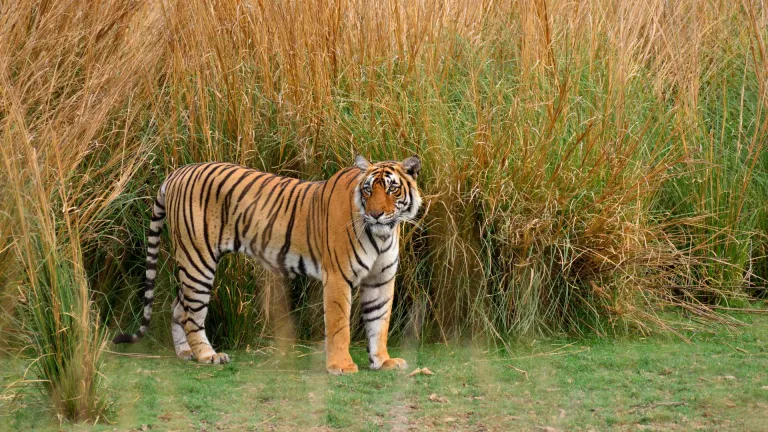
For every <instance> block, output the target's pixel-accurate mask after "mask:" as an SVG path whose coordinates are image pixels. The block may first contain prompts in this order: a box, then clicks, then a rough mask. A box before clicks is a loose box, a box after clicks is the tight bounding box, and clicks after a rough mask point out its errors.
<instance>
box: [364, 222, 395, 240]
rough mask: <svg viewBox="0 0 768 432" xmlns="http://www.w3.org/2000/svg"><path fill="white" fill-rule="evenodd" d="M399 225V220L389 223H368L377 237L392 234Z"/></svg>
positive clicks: (370, 229)
mask: <svg viewBox="0 0 768 432" xmlns="http://www.w3.org/2000/svg"><path fill="white" fill-rule="evenodd" d="M395 226H397V221H396V220H395V221H392V222H387V223H374V224H368V230H369V231H370V232H371V234H373V235H374V236H376V237H380V238H385V237H389V236H391V235H392V233H393V232H394V231H395Z"/></svg>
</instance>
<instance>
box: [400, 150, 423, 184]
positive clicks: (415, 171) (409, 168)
mask: <svg viewBox="0 0 768 432" xmlns="http://www.w3.org/2000/svg"><path fill="white" fill-rule="evenodd" d="M400 165H402V166H403V169H404V170H405V172H406V173H408V175H409V176H411V177H413V178H414V179H415V178H416V177H418V176H419V172H420V171H421V159H419V157H418V156H416V155H413V156H410V157H408V158H406V159H405V160H404V161H402V162H401V163H400Z"/></svg>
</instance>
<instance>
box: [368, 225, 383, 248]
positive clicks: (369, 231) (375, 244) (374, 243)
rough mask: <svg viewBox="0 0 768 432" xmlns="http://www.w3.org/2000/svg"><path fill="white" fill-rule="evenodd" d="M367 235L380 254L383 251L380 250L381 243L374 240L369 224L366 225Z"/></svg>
mask: <svg viewBox="0 0 768 432" xmlns="http://www.w3.org/2000/svg"><path fill="white" fill-rule="evenodd" d="M365 235H366V236H368V241H370V242H371V244H372V245H373V248H374V249H375V250H376V253H377V254H380V253H381V251H380V250H379V245H378V244H377V243H376V240H374V238H373V234H371V229H370V227H369V226H368V225H366V226H365Z"/></svg>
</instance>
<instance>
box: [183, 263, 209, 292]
mask: <svg viewBox="0 0 768 432" xmlns="http://www.w3.org/2000/svg"><path fill="white" fill-rule="evenodd" d="M179 272H184V274H185V275H186V276H187V279H189V280H191V281H192V282H194V283H196V284H198V285H202V286H204V287H206V288H208V290H209V291H210V290H211V289H212V288H213V284H212V283H210V282H206V281H203V280H200V279H198V278H196V277H194V276H192V275H191V274H189V271H187V269H186V268H184V267H179Z"/></svg>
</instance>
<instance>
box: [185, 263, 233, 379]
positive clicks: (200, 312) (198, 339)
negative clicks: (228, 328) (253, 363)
mask: <svg viewBox="0 0 768 432" xmlns="http://www.w3.org/2000/svg"><path fill="white" fill-rule="evenodd" d="M180 255H182V257H184V258H186V257H185V256H184V254H180ZM182 259H183V258H182ZM182 259H179V257H177V262H179V281H180V282H181V288H180V291H181V292H180V294H179V303H180V304H181V306H182V319H181V320H180V321H179V322H180V324H181V325H182V326H183V327H184V334H185V336H186V338H187V343H188V344H189V347H190V348H191V349H192V354H193V355H194V357H195V360H197V361H198V362H199V363H209V364H220V363H228V362H229V356H228V355H227V354H224V353H216V351H214V349H213V347H212V346H211V343H210V342H208V337H207V336H206V334H205V317H206V315H208V302H209V301H210V299H211V290H212V289H213V278H214V275H215V273H216V263H207V264H205V265H202V266H200V265H199V264H198V265H195V264H191V265H188V264H187V263H186V262H185V261H182ZM196 267H197V268H196ZM199 267H202V268H203V269H205V270H204V271H209V272H210V275H208V274H205V273H203V272H201V271H200V270H199V269H198V268H199ZM182 348H183V345H182ZM177 353H178V351H177Z"/></svg>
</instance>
